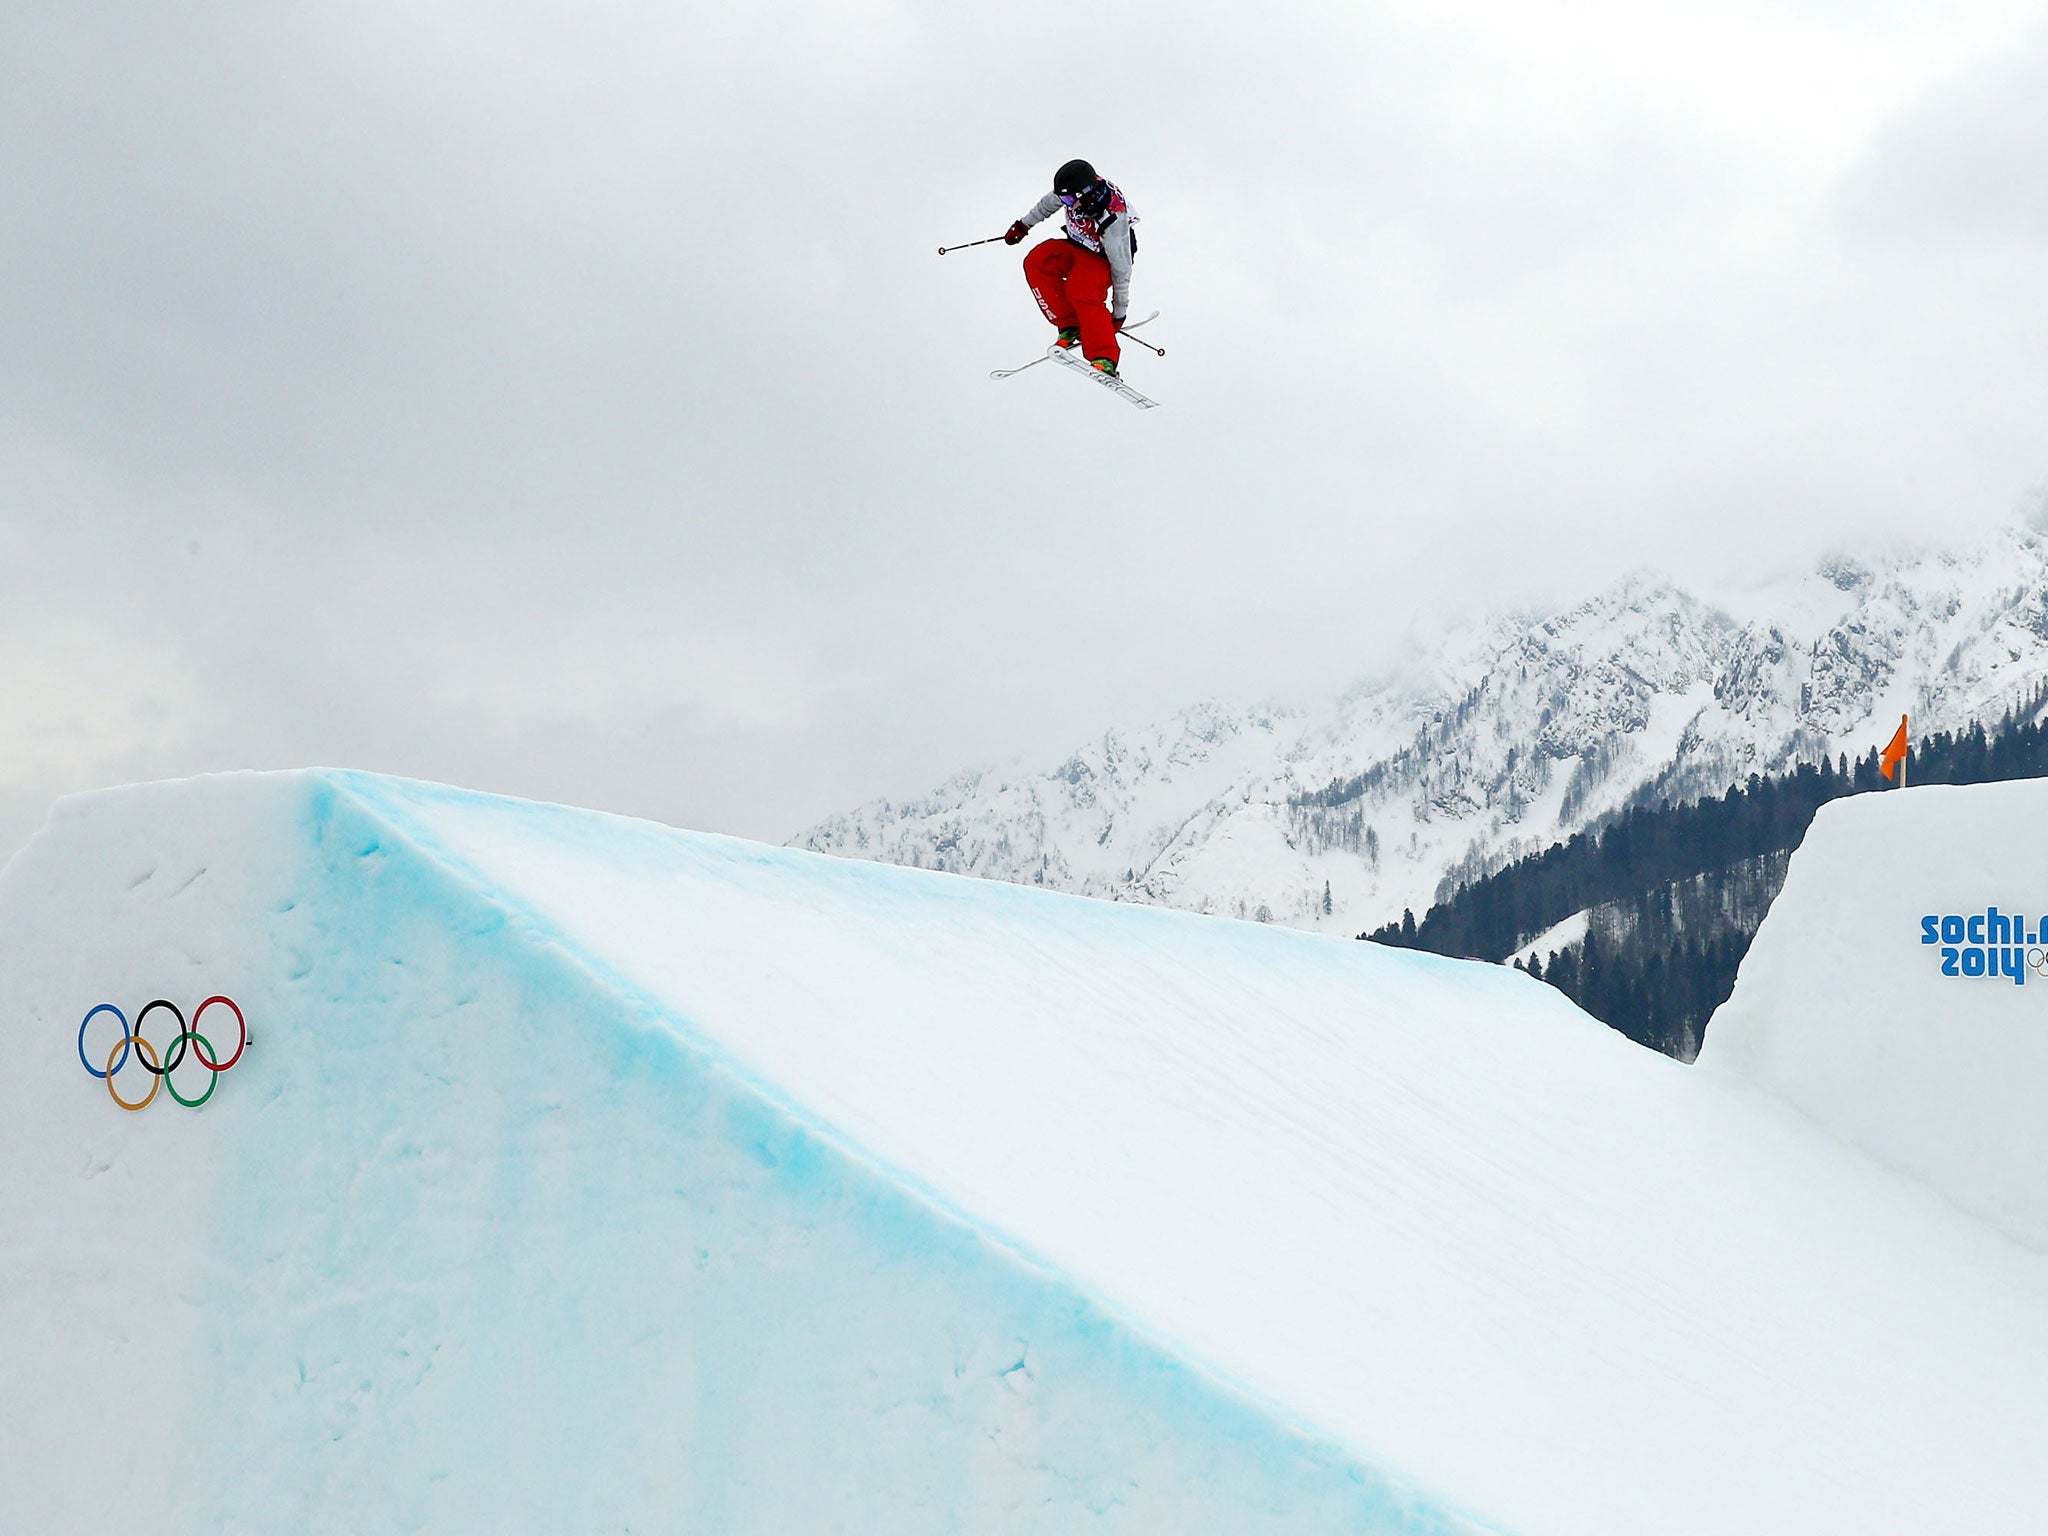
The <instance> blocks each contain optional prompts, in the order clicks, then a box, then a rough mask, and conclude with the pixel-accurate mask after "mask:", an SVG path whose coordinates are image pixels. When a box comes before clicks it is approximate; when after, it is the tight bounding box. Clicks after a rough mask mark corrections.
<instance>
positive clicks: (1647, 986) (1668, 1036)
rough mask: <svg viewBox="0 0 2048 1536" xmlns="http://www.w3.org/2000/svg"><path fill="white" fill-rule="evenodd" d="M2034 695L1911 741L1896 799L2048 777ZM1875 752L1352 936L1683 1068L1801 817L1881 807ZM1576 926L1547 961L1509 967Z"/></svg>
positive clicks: (1696, 809) (2042, 694) (1516, 868)
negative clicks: (1562, 927) (1547, 991)
mask: <svg viewBox="0 0 2048 1536" xmlns="http://www.w3.org/2000/svg"><path fill="white" fill-rule="evenodd" d="M2044 704H2048V684H2044V685H2043V686H2042V688H2041V689H2040V690H2039V691H2037V692H2036V693H2034V694H2033V695H2032V696H2031V697H2030V698H2029V699H2028V700H2027V701H2026V702H2025V704H2024V705H2023V706H2022V707H2021V708H2020V709H2018V710H2016V711H2013V712H2011V713H2008V714H2007V715H2006V716H2005V718H2004V719H2003V720H2002V721H2000V723H1999V725H1998V727H1997V728H1996V729H1995V730H1992V731H1989V732H1987V731H1986V730H1985V728H1984V726H1983V724H1982V723H1981V722H1978V723H1974V724H1972V725H1971V726H1970V728H1969V729H1968V730H1966V731H1961V732H1956V733H1950V732H1941V733H1938V734H1935V735H1931V736H1927V737H1923V738H1922V739H1921V740H1920V742H1919V743H1918V744H1917V745H1916V746H1915V747H1914V749H1913V751H1912V754H1911V756H1910V758H1909V760H1908V763H1907V774H1906V782H1907V788H1906V790H1905V791H1904V792H1905V793H1909V794H1910V793H1911V792H1912V788H1913V787H1915V786H1920V785H1927V784H1983V783H1990V782H1994V781H1998V780H2004V779H2032V778H2044V777H2048V726H2044V725H2043V724H2042V723H2041V720H2040V718H2039V717H2040V715H2041V712H2042V707H2043V705H2044ZM1878 763H1879V754H1878V752H1877V750H1876V749H1875V748H1873V749H1872V750H1871V752H1870V753H1869V754H1868V755H1867V756H1866V757H1864V758H1862V759H1860V760H1859V761H1856V762H1854V763H1852V762H1850V761H1849V759H1848V757H1847V756H1846V755H1844V756H1841V757H1838V758H1837V759H1835V760H1834V761H1832V762H1830V761H1828V760H1827V759H1825V758H1824V759H1822V760H1821V761H1819V762H1811V763H1799V764H1797V765H1796V766H1794V767H1792V768H1790V769H1789V770H1787V771H1785V772H1783V773H1779V774H1754V773H1753V774H1751V775H1749V777H1748V779H1747V781H1746V782H1744V783H1740V784H1731V785H1730V786H1729V787H1728V790H1727V792H1726V793H1725V794H1723V795H1720V796H1718V797H1713V798H1708V799H1702V800H1697V801H1691V802H1687V803H1684V804H1671V803H1668V802H1660V803H1657V804H1655V805H1637V806H1631V807H1629V808H1627V809H1625V810H1623V811H1621V812H1619V813H1617V814H1616V815H1614V816H1612V817H1609V818H1607V819H1606V820H1605V821H1604V822H1602V823H1600V824H1597V825H1595V826H1593V827H1589V828H1587V829H1586V830H1584V831H1581V832H1577V833H1575V834H1573V836H1572V837H1571V839H1570V840H1569V841H1567V842H1563V843H1558V844H1555V845H1554V846H1552V847H1551V848H1549V849H1548V850H1546V851H1545V852H1543V853H1539V854H1535V855H1532V856H1531V857H1529V858H1525V859H1522V860H1520V861H1519V862H1517V863H1514V864H1510V865H1508V866H1507V867H1506V868H1505V869H1502V870H1500V871H1498V872H1497V873H1494V874H1492V875H1488V876H1486V877H1484V878H1481V879H1476V880H1473V881H1471V882H1470V883H1468V884H1466V885H1464V886H1462V887H1461V888H1459V889H1458V890H1457V891H1456V892H1455V893H1454V894H1453V895H1451V896H1450V897H1449V898H1448V899H1446V900H1444V901H1441V902H1439V903H1438V904H1437V905H1435V906H1433V907H1431V908H1430V909H1429V911H1428V912H1427V913H1426V914H1425V915H1424V916H1423V917H1422V918H1421V919H1420V921H1418V920H1417V919H1416V917H1415V915H1414V913H1413V912H1412V911H1411V912H1404V913H1402V914H1401V921H1400V922H1398V923H1389V924H1387V925H1386V926H1385V927H1383V928H1380V929H1377V930H1375V931H1374V932H1371V933H1363V934H1360V935H1359V937H1360V938H1361V939H1369V940H1373V941H1376V942H1378V943H1382V944H1393V945H1398V946H1402V947H1405V948H1409V949H1426V950H1430V951H1433V952H1435V953H1437V954H1442V955H1456V956H1463V957H1466V958H1470V959H1476V960H1493V961H1501V960H1506V959H1508V958H1509V957H1511V956H1514V957H1516V958H1515V960H1514V963H1515V964H1516V966H1517V967H1518V968H1520V969H1523V970H1526V971H1527V972H1528V973H1529V974H1530V975H1532V976H1535V977H1537V978H1539V979H1541V980H1544V981H1548V982H1549V983H1550V984H1551V985H1552V986H1554V987H1556V988H1558V990H1560V991H1561V992H1563V993H1564V994H1565V995H1566V996H1568V997H1570V998H1571V999H1572V1000H1573V1001H1574V1002H1576V1003H1578V1004H1579V1006H1580V1007H1582V1008H1584V1009H1585V1010H1586V1011H1587V1012H1588V1013H1590V1014H1592V1015H1593V1016H1594V1017H1595V1018H1597V1019H1600V1020H1602V1021H1603V1022H1605V1023H1607V1024H1609V1025H1611V1026H1612V1027H1613V1028H1615V1029H1618V1030H1620V1031H1621V1032H1622V1033H1623V1034H1625V1035H1627V1036H1628V1037H1629V1038H1630V1039H1632V1040H1635V1041H1637V1042H1638V1043H1640V1044H1643V1045H1647V1046H1650V1047H1651V1048H1652V1049H1654V1050H1659V1051H1662V1052H1664V1053H1665V1054H1666V1055H1670V1056H1676V1057H1678V1058H1679V1059H1681V1060H1684V1061H1690V1060H1692V1058H1693V1057H1695V1056H1696V1055H1698V1054H1699V1048H1700V1044H1701V1042H1702V1040H1703V1039H1704V1037H1705V1032H1706V1025H1707V1020H1708V1019H1709V1018H1710V1017H1712V1015H1713V1012H1714V1010H1715V1009H1716V1008H1718V1007H1719V1006H1720V1005H1721V1004H1722V1003H1723V1002H1724V1001H1726V999H1727V997H1728V994H1729V992H1730V990H1731V989H1732V988H1733V987H1734V985H1735V971H1736V967H1737V966H1738V965H1740V964H1741V962H1742V957H1743V956H1744V955H1745V954H1746V953H1747V952H1748V950H1749V944H1750V940H1751V939H1752V938H1753V937H1754V936H1755V934H1756V930H1757V927H1758V925H1759V924H1761V923H1762V921H1763V918H1764V914H1765V912H1766V911H1768V910H1769V908H1770V904H1771V902H1772V900H1773V899H1774V898H1775V897H1776V896H1777V894H1778V891H1779V889H1780V888H1781V887H1782V886H1783V884H1784V880H1785V870H1786V867H1787V865H1788V863H1789V862H1790V859H1791V855H1792V851H1793V850H1794V849H1796V848H1797V847H1798V846H1799V842H1800V839H1801V838H1803V837H1804V836H1805V835H1806V829H1807V827H1808V826H1809V825H1810V824H1811V823H1812V821H1813V817H1814V813H1815V812H1817V811H1818V810H1819V809H1820V808H1821V807H1822V806H1823V805H1825V804H1827V803H1828V802H1829V801H1830V800H1836V799H1840V798H1841V797H1843V796H1845V795H1860V794H1869V793H1874V792H1876V791H1879V790H1885V791H1888V792H1889V791H1893V790H1894V788H1895V786H1894V785H1893V784H1892V783H1891V782H1890V781H1889V780H1887V779H1886V778H1885V777H1884V776H1883V775H1882V774H1881V773H1880V772H1879V768H1878ZM1580 914H1584V919H1583V926H1582V927H1580V926H1579V925H1577V924H1575V925H1574V931H1572V932H1571V933H1569V934H1568V935H1565V936H1562V937H1561V939H1560V942H1559V943H1558V944H1557V945H1556V946H1554V947H1551V946H1538V947H1539V948H1547V949H1548V951H1549V952H1548V953H1547V954H1530V955H1529V956H1528V958H1527V960H1526V962H1525V961H1524V960H1523V959H1522V958H1520V957H1519V954H1518V952H1519V951H1521V950H1523V949H1525V948H1526V947H1528V946H1529V945H1530V944H1531V943H1532V941H1535V940H1537V939H1539V938H1541V937H1542V936H1543V935H1545V934H1546V933H1548V932H1549V931H1550V930H1551V929H1553V928H1555V927H1557V926H1558V925H1559V924H1561V923H1564V922H1565V921H1566V920H1567V919H1575V918H1577V917H1578V916H1579V915H1580Z"/></svg>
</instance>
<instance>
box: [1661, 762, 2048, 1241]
mask: <svg viewBox="0 0 2048 1536" xmlns="http://www.w3.org/2000/svg"><path fill="white" fill-rule="evenodd" d="M1700 1064H1701V1065H1702V1066H1704V1067H1709V1068H1713V1069H1718V1070H1721V1071H1726V1072H1730V1073H1735V1074H1739V1075H1741V1076H1745V1077H1748V1078H1750V1079H1752V1080H1753V1081H1755V1082H1757V1083H1759V1084H1761V1085H1762V1086H1764V1087H1766V1088H1768V1089H1769V1090H1771V1091H1772V1092H1773V1093H1775V1094H1778V1095H1779V1096H1781V1097H1783V1098H1784V1099H1786V1100H1788V1101H1790V1102H1791V1103H1792V1104H1794V1105H1796V1106H1798V1107H1799V1109H1801V1110H1802V1111H1804V1112H1805V1113H1806V1114H1808V1115H1810V1116H1812V1117H1813V1118H1814V1119H1815V1120H1817V1121H1818V1122H1820V1124H1822V1125H1824V1126H1826V1127H1827V1128H1828V1129H1830V1130H1831V1131H1833V1132H1835V1133H1836V1134H1837V1135H1839V1136H1842V1137H1843V1138H1845V1139H1846V1140H1848V1141H1850V1142H1852V1143H1853V1144H1855V1145H1856V1146H1859V1147H1862V1148H1864V1149H1866V1150H1867V1151H1869V1152H1870V1153H1872V1154H1873V1155H1875V1156H1876V1157H1878V1158H1880V1159H1881V1160H1883V1161H1884V1162H1886V1163H1888V1164H1890V1165H1891V1166H1893V1167H1895V1168H1897V1169H1899V1170H1900V1171H1901V1172H1904V1173H1906V1174H1909V1175H1911V1176H1912V1177H1915V1178H1920V1179H1925V1180H1926V1181H1927V1182H1928V1183H1929V1184H1931V1185H1933V1186H1934V1187H1935V1188H1936V1189H1938V1190H1940V1191H1941V1192H1942V1193H1943V1194H1944V1195H1946V1196H1948V1197H1949V1198H1950V1199H1952V1200H1954V1201H1956V1202H1957V1203H1958V1204H1960V1205H1962V1206H1963V1207H1965V1208H1966V1209H1968V1210H1971V1211H1974V1212H1977V1213H1978V1214H1980V1215H1982V1216H1985V1217H1988V1218H1989V1219H1990V1220H1992V1221H1995V1222H1996V1223H1997V1224H1998V1225H1999V1226H2001V1227H2002V1228H2004V1229H2005V1230H2006V1231H2007V1232H2010V1233H2011V1234H2012V1235H2013V1236H2015V1237H2017V1238H2018V1239H2020V1240H2021V1241H2022V1242H2024V1243H2026V1244H2028V1245H2029V1246H2030V1247H2033V1248H2036V1249H2044V1250H2048V1118H2044V1107H2048V783H2044V782H2042V781H2039V780H2024V781H2019V782H2015V783H2008V784H1979V785H1969V786H1951V785H1926V786H1923V787H1919V788H1910V789H1907V790H1906V791H1904V792H1903V793H1899V792H1893V793H1888V794H1881V795H1859V796H1856V797H1854V798H1852V799H1848V800H1838V801H1836V802H1835V803H1834V804H1832V805H1828V806H1824V807H1822V809H1821V812H1820V814H1819V816H1817V817H1816V818H1815V819H1814V823H1813V827H1812V829H1811V830H1810V831H1809V832H1808V833H1807V836H1806V839H1805V841H1804V842H1803V843H1802V844H1801V845H1800V848H1799V851H1798V852H1797V853H1796V854H1794V855H1793V858H1792V865H1791V870H1790V873H1789V874H1788V876H1787V878H1786V881H1785V889H1784V891H1783V892H1782V894H1780V896H1779V897H1778V900H1777V901H1776V903H1774V904H1773V906H1772V907H1771V911H1770V915H1769V916H1768V917H1767V918H1766V919H1765V920H1764V924H1763V926H1762V928H1761V929H1759V930H1758V933H1757V936H1756V941H1755V943H1754V944H1753V945H1752V946H1751V948H1750V951H1749V954H1748V955H1747V956H1746V957H1745V958H1744V960H1743V962H1742V970H1741V974H1740V976H1739V977H1738V978H1737V980H1736V983H1735V990H1734V992H1733V993H1732V994H1731V995H1730V997H1729V999H1728V1001H1727V1002H1726V1003H1724V1004H1723V1005H1722V1006H1721V1008H1720V1009H1719V1010H1717V1011H1716V1013H1715V1015H1714V1018H1713V1020H1712V1022H1711V1024H1710V1026H1709V1028H1708V1030H1707V1038H1706V1044H1705V1046H1704V1048H1703V1049H1702V1051H1701V1053H1700Z"/></svg>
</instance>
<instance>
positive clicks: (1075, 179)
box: [1052, 160, 1102, 195]
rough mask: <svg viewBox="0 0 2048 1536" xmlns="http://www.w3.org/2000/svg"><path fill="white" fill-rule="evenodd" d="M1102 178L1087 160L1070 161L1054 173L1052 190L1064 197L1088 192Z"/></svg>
mask: <svg viewBox="0 0 2048 1536" xmlns="http://www.w3.org/2000/svg"><path fill="white" fill-rule="evenodd" d="M1100 180H1102V178H1101V177H1100V176H1098V175H1096V174H1095V167H1094V166H1092V165H1090V164H1089V163H1088V162H1087V161H1086V160H1069V161H1068V162H1067V163H1066V164H1065V165H1063V166H1061V167H1060V168H1059V169H1058V170H1056V171H1054V172H1053V173H1052V189H1053V191H1055V192H1058V193H1061V194H1063V195H1068V194H1073V193H1077V192H1086V191H1087V190H1088V189H1089V188H1090V187H1092V186H1094V185H1095V183H1096V182H1098V181H1100Z"/></svg>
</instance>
